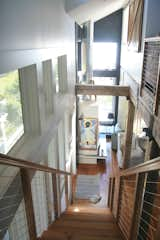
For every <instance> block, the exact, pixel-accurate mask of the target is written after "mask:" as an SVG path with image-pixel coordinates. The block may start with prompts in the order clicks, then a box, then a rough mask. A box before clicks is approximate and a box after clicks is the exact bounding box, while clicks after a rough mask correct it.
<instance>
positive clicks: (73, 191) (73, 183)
mask: <svg viewBox="0 0 160 240" xmlns="http://www.w3.org/2000/svg"><path fill="white" fill-rule="evenodd" d="M71 181H72V183H71V184H72V189H71V194H72V197H71V203H72V204H73V203H74V201H75V191H76V175H73V174H72V175H71Z"/></svg>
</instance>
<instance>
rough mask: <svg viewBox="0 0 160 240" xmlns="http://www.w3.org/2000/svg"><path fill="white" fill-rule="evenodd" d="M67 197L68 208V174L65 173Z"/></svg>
mask: <svg viewBox="0 0 160 240" xmlns="http://www.w3.org/2000/svg"><path fill="white" fill-rule="evenodd" d="M65 198H66V208H68V175H65Z"/></svg>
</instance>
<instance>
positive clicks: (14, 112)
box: [0, 71, 24, 153]
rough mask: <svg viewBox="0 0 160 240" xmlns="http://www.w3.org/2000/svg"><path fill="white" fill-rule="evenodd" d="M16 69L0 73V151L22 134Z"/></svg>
mask: <svg viewBox="0 0 160 240" xmlns="http://www.w3.org/2000/svg"><path fill="white" fill-rule="evenodd" d="M23 133H24V128H23V120H22V108H21V99H20V89H19V74H18V71H14V72H10V73H7V74H3V75H0V152H1V153H7V152H8V151H9V150H10V149H11V147H12V146H13V145H14V144H15V143H16V142H17V140H18V139H19V138H20V137H21V136H22V135H23Z"/></svg>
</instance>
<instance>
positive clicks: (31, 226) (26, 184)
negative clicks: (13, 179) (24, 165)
mask: <svg viewBox="0 0 160 240" xmlns="http://www.w3.org/2000/svg"><path fill="white" fill-rule="evenodd" d="M20 172H21V180H22V189H23V196H24V202H25V209H26V216H27V223H28V231H29V239H30V240H36V239H37V234H36V223H35V216H34V209H33V200H32V191H31V180H30V176H29V170H26V169H21V170H20Z"/></svg>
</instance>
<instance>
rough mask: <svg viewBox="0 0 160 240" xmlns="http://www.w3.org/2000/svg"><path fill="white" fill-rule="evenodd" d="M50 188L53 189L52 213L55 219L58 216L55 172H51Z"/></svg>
mask: <svg viewBox="0 0 160 240" xmlns="http://www.w3.org/2000/svg"><path fill="white" fill-rule="evenodd" d="M52 189H53V199H54V213H55V219H57V218H58V217H59V204H58V194H57V176H56V174H55V173H53V174H52Z"/></svg>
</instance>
